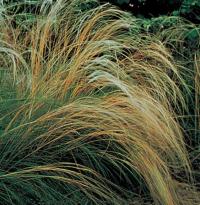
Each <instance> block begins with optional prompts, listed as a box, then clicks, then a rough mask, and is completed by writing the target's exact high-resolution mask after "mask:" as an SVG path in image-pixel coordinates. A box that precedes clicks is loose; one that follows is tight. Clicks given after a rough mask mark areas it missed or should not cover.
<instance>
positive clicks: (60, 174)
mask: <svg viewBox="0 0 200 205" xmlns="http://www.w3.org/2000/svg"><path fill="white" fill-rule="evenodd" d="M77 2H78V1H70V3H69V2H65V1H58V3H56V4H55V5H54V6H53V7H52V8H51V9H49V11H48V12H47V11H46V10H45V9H44V11H45V12H43V11H41V14H40V15H38V16H36V19H35V23H33V24H32V25H31V27H30V30H26V29H24V27H22V26H21V25H17V26H13V24H12V23H11V20H10V19H9V18H7V17H5V18H4V19H3V20H2V21H1V25H0V29H1V36H0V62H1V73H0V74H1V76H0V82H1V87H0V94H1V96H0V125H1V127H0V156H1V157H0V164H1V169H0V190H1V192H0V198H1V200H2V203H4V204H26V203H30V201H33V203H40V204H42V203H43V204H62V203H64V204H78V203H80V204H102V205H103V204H109V205H110V204H120V205H121V204H124V205H125V204H145V203H146V202H145V201H148V203H149V204H150V203H154V204H163V205H173V204H174V205H175V204H191V205H193V204H195V203H196V204H198V201H197V202H195V200H197V199H198V198H197V196H196V192H195V189H193V187H192V184H191V183H192V176H191V168H190V162H189V160H188V154H187V151H186V148H185V142H184V139H183V133H182V130H181V127H180V125H179V124H178V122H177V121H176V119H177V114H176V111H177V110H178V111H179V112H183V111H186V110H187V105H186V103H185V100H184V97H183V93H182V92H183V91H184V92H190V91H189V88H188V86H187V83H186V82H185V80H184V78H183V77H182V75H181V72H182V71H181V70H179V68H180V69H181V66H180V67H179V66H178V65H176V63H175V61H174V59H173V57H172V56H171V54H170V52H169V51H168V50H167V49H166V47H165V46H164V44H163V43H162V42H161V41H160V40H159V39H158V38H156V37H152V36H150V35H149V36H148V35H142V34H141V35H138V34H135V35H133V33H132V32H131V29H132V28H133V25H134V24H135V26H137V24H136V23H137V22H135V20H134V19H132V18H131V17H130V16H128V15H127V14H125V13H123V12H121V11H119V10H117V9H116V8H113V7H110V6H109V5H103V6H100V7H98V8H95V9H91V10H89V11H82V12H80V11H79V10H77V7H75V4H76V3H77ZM197 57H198V56H196V62H197V61H198V60H197ZM196 68H198V66H197V67H196ZM197 71H198V69H197ZM198 73H199V71H198V72H197V77H198ZM196 85H197V88H196V89H197V90H198V83H196ZM180 87H181V89H180ZM177 105H178V106H177ZM197 112H198V111H197ZM179 175H184V177H185V179H187V181H188V185H186V184H185V183H184V180H183V181H182V182H183V183H181V182H179V183H178V182H177V181H176V180H175V176H177V178H178V176H179ZM184 189H187V190H188V192H187V194H188V195H187V196H190V197H186V194H185V197H183V196H182V193H183V192H182V190H184Z"/></svg>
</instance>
